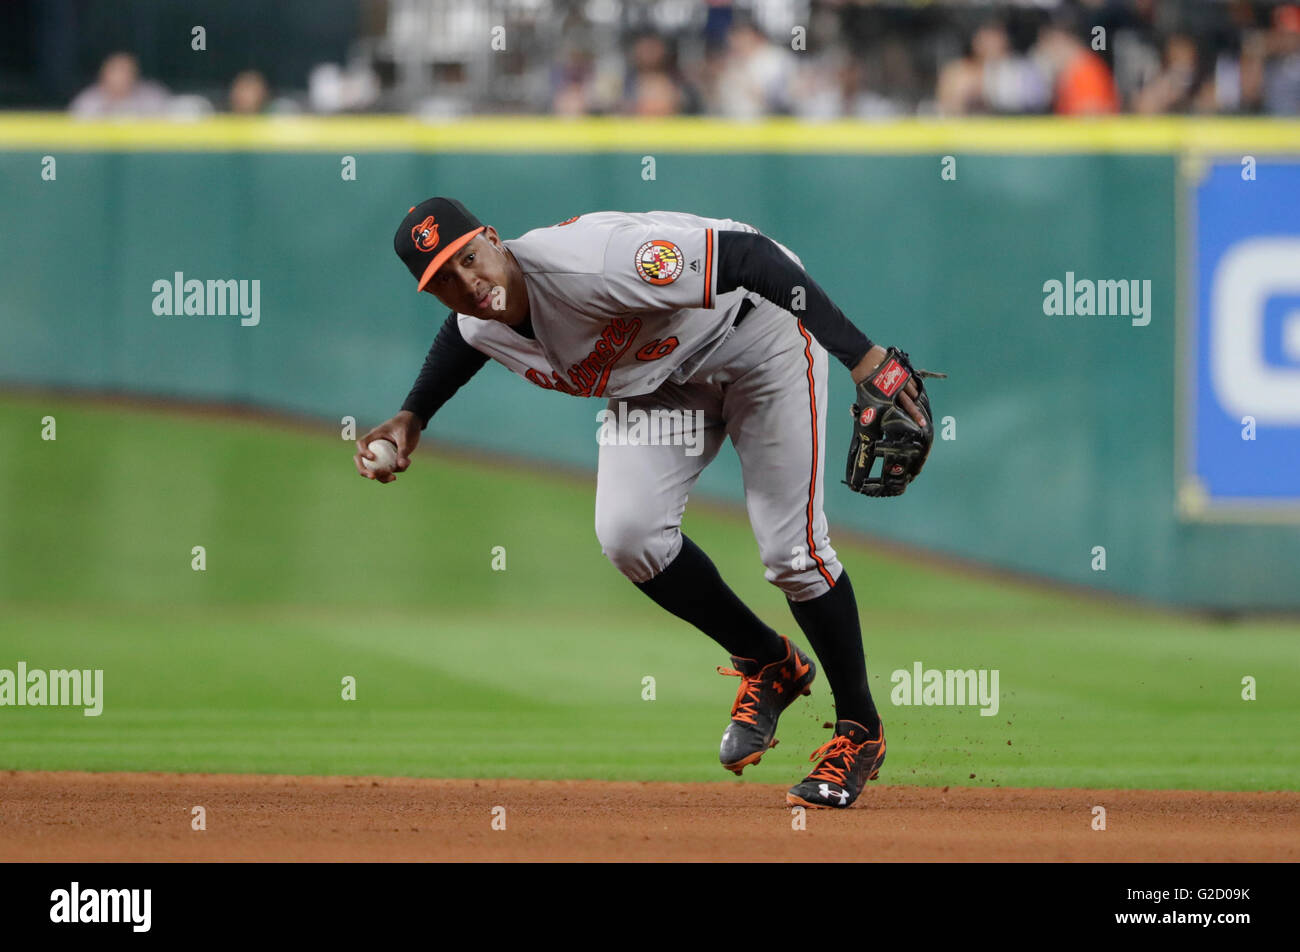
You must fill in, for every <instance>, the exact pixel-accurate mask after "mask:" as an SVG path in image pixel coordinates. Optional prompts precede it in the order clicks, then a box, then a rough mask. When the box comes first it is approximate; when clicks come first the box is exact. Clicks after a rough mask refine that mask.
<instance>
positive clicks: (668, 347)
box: [636, 337, 678, 360]
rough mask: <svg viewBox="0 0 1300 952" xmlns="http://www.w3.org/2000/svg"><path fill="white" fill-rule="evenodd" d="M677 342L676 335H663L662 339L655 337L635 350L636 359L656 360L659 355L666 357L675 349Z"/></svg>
mask: <svg viewBox="0 0 1300 952" xmlns="http://www.w3.org/2000/svg"><path fill="white" fill-rule="evenodd" d="M677 344H678V340H677V338H676V337H665V338H664V339H663V340H660V339H659V338H657V337H656V338H655V339H654V340H652V341H650V343H648V344H646V345H645V346H644V347H642V348H641V349H640V350H638V351H637V352H636V359H637V360H658V359H659V358H660V357H667V356H668V355H669V354H671V353H672V352H673V351H674V350H676V349H677Z"/></svg>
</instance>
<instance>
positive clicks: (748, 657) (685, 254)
mask: <svg viewBox="0 0 1300 952" xmlns="http://www.w3.org/2000/svg"><path fill="white" fill-rule="evenodd" d="M394 247H395V249H396V251H397V255H398V257H399V258H401V259H402V261H403V262H404V263H405V264H406V266H407V267H408V268H409V269H410V271H411V273H412V274H413V275H414V276H415V279H416V281H417V282H418V284H417V288H418V290H419V291H426V292H428V293H430V294H432V295H434V296H435V297H437V298H438V300H439V301H441V302H442V304H443V305H444V306H445V307H448V308H450V309H451V314H450V315H448V317H447V319H446V321H445V322H444V323H443V325H442V327H441V329H440V330H439V331H438V333H437V336H436V337H435V339H434V341H433V345H432V347H431V348H430V349H429V353H428V356H427V357H426V358H425V361H424V366H423V368H422V369H421V371H420V373H419V376H418V377H417V379H416V381H415V385H414V386H413V387H412V388H411V391H410V394H409V396H407V398H406V402H405V403H403V405H402V409H401V411H400V412H399V413H398V414H397V415H396V416H394V417H393V418H392V419H391V420H388V421H387V422H385V423H382V424H380V425H379V426H377V427H375V428H374V429H372V430H371V431H370V432H369V433H366V434H365V435H364V436H362V437H361V439H360V440H358V441H357V450H358V451H357V454H356V456H355V457H353V459H354V462H355V464H356V468H357V472H358V473H360V474H361V475H362V476H364V477H366V478H369V479H375V480H378V481H379V482H381V483H389V482H392V481H393V480H394V479H396V474H397V473H401V472H404V471H405V470H406V469H407V467H409V466H410V455H411V453H412V451H413V450H414V449H415V447H416V444H417V443H418V442H419V439H420V434H421V432H422V431H423V430H424V428H425V427H427V426H428V424H429V421H430V419H432V417H433V416H434V414H435V413H436V412H437V411H438V409H439V408H440V407H441V406H442V405H443V404H444V403H445V402H446V401H447V400H448V399H449V398H450V397H451V396H452V394H454V393H455V392H456V391H457V390H458V389H459V388H460V387H461V386H462V385H464V384H465V383H466V382H467V381H469V379H470V378H471V377H473V376H474V374H475V373H477V372H478V370H479V369H480V368H481V367H482V366H483V365H484V364H485V363H486V362H487V360H488V359H489V358H492V359H494V360H496V361H497V362H499V363H501V364H504V365H505V366H506V367H507V368H508V369H509V370H511V371H513V372H514V373H517V374H519V375H520V376H521V377H523V378H524V379H525V380H528V381H530V382H531V383H533V384H535V385H536V386H538V387H540V388H542V389H543V390H552V391H558V392H559V393H563V394H568V395H570V396H578V397H602V398H605V399H607V400H608V401H609V403H608V405H607V409H608V410H609V411H610V413H609V414H608V415H606V419H607V420H616V419H621V420H627V419H629V414H632V413H633V412H634V411H636V410H640V411H642V412H643V414H646V415H648V416H649V418H650V419H657V420H658V422H659V427H658V432H657V434H656V433H655V430H654V428H650V434H649V436H650V438H645V437H646V434H643V433H635V434H633V433H623V434H621V436H622V437H625V438H614V439H604V438H602V439H601V440H600V443H601V446H600V449H599V467H598V475H597V486H596V536H597V538H598V539H599V541H600V545H601V551H602V552H603V553H604V554H605V555H606V556H607V557H608V558H609V560H610V561H611V562H613V563H614V565H615V566H616V567H617V568H618V570H619V571H621V572H622V573H623V574H624V575H626V576H627V577H628V578H629V579H630V580H631V581H632V582H633V583H634V584H635V585H636V586H637V587H638V588H639V589H641V591H643V592H644V593H645V594H646V595H648V596H649V597H650V598H652V599H653V600H654V601H655V602H657V603H658V604H659V605H661V606H662V607H663V608H664V609H666V610H667V611H669V612H672V613H673V614H674V615H676V616H678V617H679V618H681V619H683V620H685V621H687V622H689V623H690V624H692V625H694V626H695V627H696V628H698V629H700V630H701V631H702V632H704V633H705V634H706V635H708V636H709V637H711V638H712V639H713V640H714V641H716V642H717V643H718V644H719V645H721V646H722V647H723V648H724V649H725V650H726V651H727V653H728V654H729V655H730V656H731V662H732V667H731V668H723V667H719V668H718V671H719V672H720V673H722V674H726V675H732V676H736V677H739V678H740V687H739V690H738V692H737V694H736V698H735V701H734V703H733V704H732V707H731V722H730V724H729V725H728V726H727V728H726V731H725V733H724V734H723V735H722V745H721V749H720V753H719V756H720V759H721V762H722V765H723V767H725V768H726V769H728V770H731V771H734V772H735V773H736V774H740V773H741V772H742V771H743V770H744V768H745V767H747V766H749V765H750V764H755V763H757V762H758V761H759V759H760V758H761V757H762V756H763V754H764V753H765V752H766V751H767V750H768V749H769V748H771V747H773V746H775V745H776V727H777V719H778V718H779V717H780V715H781V713H782V712H783V711H784V710H785V709H786V708H787V707H788V706H789V705H790V704H791V703H792V702H793V701H794V700H795V699H796V698H798V697H799V696H800V695H806V694H809V693H810V689H809V686H810V685H811V684H812V682H813V678H814V677H815V676H816V667H815V665H814V663H813V661H812V660H811V659H810V658H809V657H808V655H807V654H805V653H804V652H803V651H802V650H801V649H800V648H799V647H798V646H796V645H795V644H793V643H792V642H791V641H790V639H789V638H787V637H785V636H784V635H781V634H778V633H777V632H776V631H774V630H773V629H771V628H769V627H768V626H767V625H766V624H764V623H763V622H762V621H761V620H760V619H759V618H758V616H756V615H755V614H754V613H753V612H752V611H751V610H750V609H749V608H748V607H747V606H746V605H745V604H744V603H743V602H742V601H741V600H740V599H739V598H738V597H737V596H736V594H735V593H734V592H732V590H731V589H730V588H729V587H728V586H727V584H726V582H724V581H723V579H722V577H721V575H719V574H718V570H717V568H715V567H714V565H713V562H712V561H710V559H709V557H708V556H707V555H706V554H705V553H704V552H703V551H701V549H700V548H699V547H698V546H697V545H696V544H695V543H694V542H692V541H691V540H690V539H689V538H687V537H686V536H685V535H683V534H682V531H681V520H682V514H683V512H684V511H685V507H686V499H687V495H688V494H689V492H690V490H691V487H692V486H693V485H694V483H695V481H696V479H697V478H698V476H699V475H700V472H701V471H702V470H703V469H704V467H705V466H707V465H708V464H709V462H710V461H711V460H712V459H713V458H714V457H715V456H716V455H717V452H718V450H719V449H720V448H721V447H722V444H723V441H724V440H725V439H726V438H727V437H730V438H731V442H732V445H734V446H735V448H736V452H737V454H738V455H739V457H740V462H741V467H742V472H743V478H744V487H745V505H746V508H747V509H748V512H749V518H750V522H751V524H752V526H753V530H754V535H755V537H756V539H757V541H758V545H759V550H760V553H761V557H762V561H763V564H764V566H765V567H766V572H765V576H766V578H767V580H768V581H770V582H772V583H773V584H774V585H776V586H777V587H779V588H780V589H781V591H782V592H783V593H784V594H785V596H786V598H787V600H788V602H789V605H790V610H791V612H792V613H793V614H794V617H795V620H796V622H798V624H799V627H800V628H801V629H802V630H803V632H804V634H805V636H806V637H807V639H808V642H809V644H810V645H811V646H812V650H813V653H814V654H815V656H816V658H817V661H818V663H820V665H821V667H822V670H823V671H824V672H825V674H826V678H827V680H828V681H829V682H830V688H831V691H832V694H833V695H834V700H835V713H836V724H835V730H834V734H833V736H832V737H831V739H830V740H829V741H828V742H827V743H825V744H823V745H822V746H821V747H819V748H818V749H817V750H816V751H815V752H814V753H813V755H812V757H811V758H810V760H812V761H814V762H816V766H815V767H814V768H813V770H812V772H811V773H809V774H808V775H807V777H805V778H804V780H803V781H802V782H800V783H798V784H796V785H795V786H794V787H792V788H791V789H790V791H789V793H788V794H787V797H786V799H787V802H788V803H790V804H801V805H804V806H809V807H848V806H851V805H852V804H853V802H854V801H855V800H857V798H858V796H859V794H860V793H861V792H862V789H863V786H864V785H865V783H866V781H867V780H870V779H874V778H875V777H876V775H877V773H878V771H879V769H880V766H881V764H882V763H883V762H884V759H885V734H884V729H883V727H882V725H881V722H880V716H879V714H878V713H877V711H876V707H875V704H874V702H873V701H872V698H871V691H870V690H869V688H868V686H867V671H866V661H865V657H864V654H863V648H862V633H861V630H860V628H859V623H858V612H857V604H856V601H855V599H854V595H853V587H852V584H851V583H850V581H849V576H848V573H847V572H846V571H845V570H844V567H843V566H842V565H841V564H840V561H839V559H838V558H836V555H835V550H834V549H833V548H831V544H830V538H829V536H828V534H827V525H826V517H825V515H824V514H823V512H822V501H823V490H822V473H823V469H824V463H825V442H826V441H825V436H826V392H827V390H826V387H827V385H826V378H827V372H828V370H829V365H830V359H829V358H830V356H831V355H833V356H834V357H835V358H836V359H838V360H839V361H840V362H841V363H843V364H844V366H845V367H847V368H848V369H849V371H850V372H851V373H852V376H853V380H854V382H855V383H856V384H857V392H858V403H857V405H855V406H854V408H853V412H854V436H853V446H852V448H851V452H850V458H849V465H848V470H847V479H846V481H847V482H848V483H849V485H850V486H852V487H853V488H854V489H855V490H858V491H860V492H864V493H866V494H868V495H898V494H900V493H901V492H903V490H904V489H906V487H907V485H908V483H909V482H910V481H911V480H912V479H913V478H914V477H915V476H916V475H917V474H918V473H919V472H920V471H921V467H922V466H923V465H924V463H925V459H926V456H927V455H928V453H929V449H930V446H931V443H932V441H933V428H932V425H931V419H932V414H931V412H930V405H929V400H928V396H927V394H926V392H925V389H924V386H923V384H922V381H921V375H923V374H926V372H925V371H919V372H918V371H914V370H913V369H912V367H911V365H910V363H909V361H908V357H907V355H906V354H904V353H902V352H901V351H898V350H894V349H892V348H891V349H889V350H886V349H885V348H883V347H879V346H876V345H874V344H873V343H872V342H871V341H870V340H869V339H867V337H865V336H864V335H863V334H862V332H861V331H859V330H858V329H857V328H856V327H854V326H853V324H851V323H850V322H849V321H848V319H847V318H846V317H845V316H844V314H843V313H842V312H841V311H840V310H839V308H837V307H836V306H835V305H834V304H833V303H832V302H831V300H830V299H829V298H828V297H827V295H826V293H825V292H824V291H823V290H822V289H821V288H820V287H819V286H818V285H817V283H816V282H815V281H814V280H813V279H812V278H811V277H810V276H809V275H808V273H807V272H806V271H805V270H804V269H803V266H802V263H801V261H800V259H799V258H798V256H796V255H795V254H794V253H793V252H791V251H790V250H789V249H787V248H785V247H784V246H783V245H780V244H778V243H777V242H775V241H773V240H772V239H770V238H768V237H766V236H765V235H763V234H761V233H760V232H759V231H758V230H757V229H756V228H754V227H753V226H751V225H747V224H745V223H743V222H739V221H733V220H731V219H723V218H702V217H700V216H697V215H691V214H685V213H679V212H663V211H657V212H647V213H644V214H632V213H623V212H592V213H589V214H584V215H579V216H576V217H574V218H570V219H568V220H567V221H562V222H559V223H558V224H555V225H551V226H549V227H544V228H537V229H534V230H533V231H529V232H527V233H526V234H524V235H521V236H520V237H518V238H515V239H512V240H503V239H502V238H501V237H500V236H499V235H498V234H497V231H496V229H495V228H492V227H485V226H484V225H483V224H482V223H481V222H480V221H479V220H478V219H477V218H476V217H474V215H473V214H471V213H470V211H469V210H468V209H466V208H465V206H464V205H462V204H461V203H460V202H458V201H456V200H454V199H449V198H431V199H429V200H428V201H425V202H421V203H420V204H419V205H416V206H414V207H413V208H411V209H410V211H409V213H408V214H407V216H406V218H405V220H403V222H402V224H401V225H400V226H399V227H398V229H397V235H396V237H395V239H394ZM620 414H621V415H620ZM613 435H614V436H616V437H617V436H620V434H619V433H617V432H615V433H613ZM656 436H657V438H655V437H656ZM377 439H386V440H390V441H392V442H393V443H395V444H396V446H397V449H398V460H397V463H396V464H395V465H394V467H393V468H392V469H391V470H384V469H377V470H373V471H372V470H371V469H370V468H368V467H367V466H366V465H365V462H364V461H365V460H371V461H374V460H375V457H374V455H373V454H371V453H370V452H369V451H368V450H367V449H366V447H367V445H368V444H369V443H370V441H372V440H377ZM692 450H693V451H692ZM877 458H879V459H880V461H881V470H880V475H879V476H872V475H871V471H872V468H873V465H874V463H875V461H876V459H877Z"/></svg>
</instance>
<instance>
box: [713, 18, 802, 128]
mask: <svg viewBox="0 0 1300 952" xmlns="http://www.w3.org/2000/svg"><path fill="white" fill-rule="evenodd" d="M793 55H794V54H793V53H792V52H791V51H790V50H788V49H782V48H781V47H778V46H775V45H774V44H772V43H771V42H769V41H768V39H767V37H766V36H764V35H763V33H762V31H761V30H759V29H758V27H756V26H754V24H753V23H751V22H750V21H749V20H746V19H737V20H736V21H735V23H734V24H733V25H732V27H731V32H730V33H729V34H728V36H727V49H726V53H725V55H724V58H723V60H722V64H721V69H720V70H719V72H718V74H717V79H716V85H715V87H714V90H713V102H714V111H715V112H717V113H718V114H719V115H721V116H723V117H724V118H727V119H759V118H761V117H763V116H765V115H769V114H772V113H778V114H785V113H788V112H789V109H790V102H789V92H790V87H791V82H792V80H793V72H794V70H793V66H794V64H793V63H792V62H791V61H790V60H791V57H792V56H793Z"/></svg>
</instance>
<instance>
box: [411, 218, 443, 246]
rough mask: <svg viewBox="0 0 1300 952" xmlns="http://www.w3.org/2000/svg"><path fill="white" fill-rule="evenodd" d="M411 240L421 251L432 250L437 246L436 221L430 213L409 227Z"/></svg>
mask: <svg viewBox="0 0 1300 952" xmlns="http://www.w3.org/2000/svg"><path fill="white" fill-rule="evenodd" d="M411 240H412V241H413V242H415V247H417V248H419V249H420V250H421V251H425V252H428V251H432V250H433V249H434V248H436V247H438V223H437V222H436V221H434V220H433V216H432V215H430V216H429V217H428V218H426V219H425V220H424V221H422V222H420V224H418V225H416V226H415V227H414V228H412V229H411Z"/></svg>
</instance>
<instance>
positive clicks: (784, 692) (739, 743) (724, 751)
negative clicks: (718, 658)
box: [718, 635, 817, 776]
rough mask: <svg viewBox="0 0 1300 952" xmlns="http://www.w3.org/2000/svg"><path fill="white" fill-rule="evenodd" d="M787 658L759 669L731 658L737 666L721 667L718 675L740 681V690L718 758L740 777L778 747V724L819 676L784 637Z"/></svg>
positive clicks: (782, 637) (753, 664)
mask: <svg viewBox="0 0 1300 952" xmlns="http://www.w3.org/2000/svg"><path fill="white" fill-rule="evenodd" d="M781 640H782V641H784V642H785V644H786V654H785V657H784V658H782V659H781V660H780V661H773V662H772V663H771V664H768V665H764V666H763V667H759V665H758V662H757V661H752V660H750V659H749V658H737V657H736V656H735V655H732V656H731V663H732V664H734V665H735V666H736V667H735V668H734V669H733V668H724V667H722V666H719V667H718V673H719V674H726V675H731V676H733V677H738V678H740V690H738V691H737V692H736V701H735V703H734V704H732V705H731V723H730V724H728V725H727V730H726V731H725V732H724V733H723V735H722V746H721V748H720V749H719V751H718V759H719V760H721V761H722V766H723V767H725V768H727V769H728V770H730V771H733V772H734V773H735V774H736V775H737V776H740V774H741V772H742V771H743V770H744V769H745V768H746V767H748V766H749V765H750V764H756V763H758V761H759V760H760V759H761V758H762V756H763V755H764V754H765V753H767V752H768V751H769V750H770V749H771V748H773V747H775V746H776V722H777V718H779V717H780V716H781V712H783V711H784V710H785V709H786V708H787V707H789V706H790V705H791V704H793V703H794V701H795V699H796V698H798V697H799V696H800V695H808V694H811V693H812V689H811V688H810V687H809V685H811V684H812V683H813V679H814V678H815V677H817V667H816V665H814V664H813V663H812V661H811V660H810V659H809V657H808V656H807V655H806V654H804V653H803V652H802V651H800V650H799V649H798V648H796V647H795V645H794V643H793V642H792V641H790V639H789V638H787V637H786V636H785V635H782V636H781Z"/></svg>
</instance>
